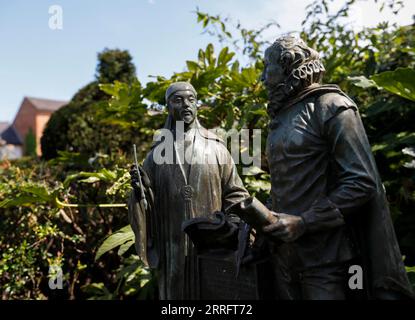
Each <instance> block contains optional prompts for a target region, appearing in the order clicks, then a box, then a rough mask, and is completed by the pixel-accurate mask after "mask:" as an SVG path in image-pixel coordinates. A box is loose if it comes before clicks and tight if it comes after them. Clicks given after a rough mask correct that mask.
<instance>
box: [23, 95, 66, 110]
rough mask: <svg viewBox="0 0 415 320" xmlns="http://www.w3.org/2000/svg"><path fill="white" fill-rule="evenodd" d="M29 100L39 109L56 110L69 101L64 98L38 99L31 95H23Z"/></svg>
mask: <svg viewBox="0 0 415 320" xmlns="http://www.w3.org/2000/svg"><path fill="white" fill-rule="evenodd" d="M25 98H26V99H27V100H29V102H30V103H31V104H32V105H33V106H34V107H35V108H36V109H38V110H41V111H56V110H58V109H59V108H60V107H62V106H64V105H65V104H67V103H68V102H69V101H64V100H51V99H40V98H33V97H25Z"/></svg>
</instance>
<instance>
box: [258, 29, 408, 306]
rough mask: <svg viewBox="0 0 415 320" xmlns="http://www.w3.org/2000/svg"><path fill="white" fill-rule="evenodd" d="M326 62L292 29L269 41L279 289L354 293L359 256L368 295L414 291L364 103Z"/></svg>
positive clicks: (313, 295)
mask: <svg viewBox="0 0 415 320" xmlns="http://www.w3.org/2000/svg"><path fill="white" fill-rule="evenodd" d="M324 71H325V69H324V66H323V64H322V62H321V61H320V59H319V54H318V53H317V52H316V51H315V50H313V49H312V48H310V47H308V46H307V45H306V44H305V42H304V41H302V40H301V39H298V38H295V37H293V36H284V37H282V38H279V39H278V40H276V41H275V42H274V43H273V44H272V45H271V46H270V47H269V48H267V50H266V51H265V57H264V71H263V75H262V81H263V83H264V84H265V86H266V88H267V90H268V95H269V100H270V102H269V106H268V111H269V115H270V117H271V122H270V131H269V136H268V140H267V158H268V163H269V167H270V173H271V183H272V188H271V198H272V210H273V211H274V212H275V213H276V215H277V216H278V217H279V220H278V222H276V223H273V224H271V225H269V226H267V227H265V228H264V232H265V233H267V234H272V235H273V236H274V237H277V238H280V239H281V240H283V244H280V245H276V246H275V248H274V255H273V260H274V263H275V277H276V289H277V291H278V295H279V298H281V299H346V298H351V297H353V296H354V293H356V291H354V290H350V289H348V279H349V277H350V276H351V274H349V273H348V270H349V266H350V265H360V266H361V267H362V269H363V284H364V285H363V290H361V291H360V292H361V293H362V292H364V295H363V298H369V299H400V298H405V297H412V295H413V293H412V291H411V287H410V284H409V282H408V278H407V275H406V272H405V269H404V264H403V262H402V256H401V253H400V251H399V247H398V244H397V240H396V236H395V232H394V229H393V225H392V221H391V217H390V213H389V209H388V204H387V200H386V197H385V191H384V187H383V185H382V183H381V180H380V177H379V173H378V171H377V168H376V164H375V160H374V158H373V155H372V153H371V149H370V145H369V142H368V139H367V136H366V133H365V130H364V127H363V124H362V122H361V119H360V115H359V112H358V108H357V106H356V104H355V103H354V102H353V101H352V100H351V99H350V98H349V97H348V96H347V95H346V94H345V93H344V92H342V91H341V90H340V89H339V87H337V86H335V85H321V84H320V82H321V80H322V77H323V74H324ZM350 294H351V295H350ZM360 297H362V295H360Z"/></svg>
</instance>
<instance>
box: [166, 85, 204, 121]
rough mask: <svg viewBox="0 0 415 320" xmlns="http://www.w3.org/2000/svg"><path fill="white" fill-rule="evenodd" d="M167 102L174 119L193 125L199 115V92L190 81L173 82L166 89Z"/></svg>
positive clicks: (170, 114)
mask: <svg viewBox="0 0 415 320" xmlns="http://www.w3.org/2000/svg"><path fill="white" fill-rule="evenodd" d="M166 103H167V106H168V109H169V116H170V117H171V118H172V120H173V121H183V122H184V124H185V126H189V125H191V124H192V123H193V122H194V121H195V120H196V116H197V93H196V90H195V88H193V86H192V85H191V84H190V83H188V82H175V83H172V84H171V85H170V86H169V87H168V88H167V90H166Z"/></svg>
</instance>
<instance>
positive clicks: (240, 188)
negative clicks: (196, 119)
mask: <svg viewBox="0 0 415 320" xmlns="http://www.w3.org/2000/svg"><path fill="white" fill-rule="evenodd" d="M219 152H220V159H221V161H220V162H221V163H222V164H221V165H220V174H221V185H222V210H224V211H225V212H226V211H227V210H228V209H229V208H230V207H231V206H232V205H234V204H236V203H238V202H241V201H242V200H244V199H246V198H247V197H249V193H248V191H247V190H246V189H245V187H244V184H243V182H242V180H241V178H240V177H239V174H238V170H237V169H236V166H235V162H234V161H233V159H232V156H231V154H230V153H229V151H228V149H226V147H225V146H223V145H221V147H220V148H219Z"/></svg>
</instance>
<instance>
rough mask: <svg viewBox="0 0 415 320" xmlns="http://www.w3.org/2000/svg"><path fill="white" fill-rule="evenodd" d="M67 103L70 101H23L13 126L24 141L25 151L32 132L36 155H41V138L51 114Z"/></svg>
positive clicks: (29, 98) (31, 99) (34, 99)
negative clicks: (27, 137)
mask: <svg viewBox="0 0 415 320" xmlns="http://www.w3.org/2000/svg"><path fill="white" fill-rule="evenodd" d="M67 103H68V101H59V100H49V99H39V98H31V97H25V98H24V99H23V101H22V104H21V105H20V108H19V111H18V112H17V114H16V117H15V118H14V121H13V125H12V126H13V127H14V129H15V130H16V131H17V133H18V134H19V136H20V139H21V141H23V150H25V145H24V143H25V140H26V136H27V135H28V133H29V132H30V131H32V132H33V134H34V136H35V139H36V153H37V155H38V156H40V155H41V149H40V138H41V136H42V134H43V129H44V128H45V126H46V123H47V122H48V120H49V118H50V116H51V114H52V113H53V112H55V111H56V110H58V109H59V108H60V107H62V106H64V105H65V104H67Z"/></svg>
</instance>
